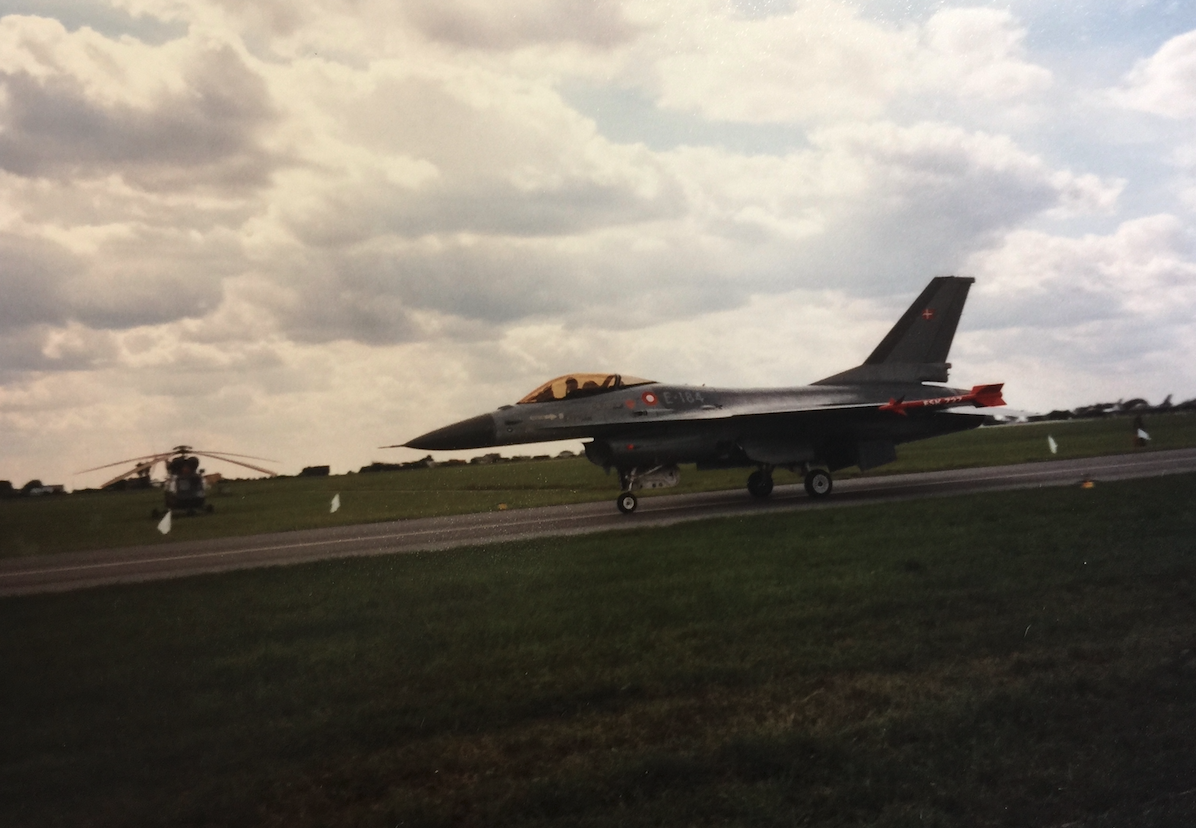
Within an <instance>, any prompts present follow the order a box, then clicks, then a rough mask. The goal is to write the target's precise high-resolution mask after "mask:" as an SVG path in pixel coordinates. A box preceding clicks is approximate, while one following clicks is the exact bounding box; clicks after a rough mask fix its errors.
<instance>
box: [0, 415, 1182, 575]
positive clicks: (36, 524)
mask: <svg viewBox="0 0 1196 828" xmlns="http://www.w3.org/2000/svg"><path fill="white" fill-rule="evenodd" d="M1146 425H1147V427H1148V428H1149V429H1150V435H1151V442H1150V446H1149V447H1148V448H1147V449H1135V448H1134V445H1133V434H1134V429H1133V428H1132V420H1131V419H1130V418H1128V417H1110V418H1107V419H1102V420H1082V421H1072V422H1055V423H1038V424H1034V425H1024V426H1002V427H999V428H984V429H979V430H976V431H969V432H963V433H958V434H951V435H948V436H945V437H940V438H936V439H934V440H926V441H923V442H920V443H912V444H909V445H905V446H902V447H901V448H900V459H899V460H898V461H897V462H896V463H893V464H891V465H888V466H883V467H881V468H880V469H876V470H875V471H873V472H872V473H871V474H873V475H878V474H896V473H901V472H922V471H936V470H939V469H953V468H966V467H977V466H995V465H1003V464H1008V463H1024V462H1033V461H1036V460H1049V459H1052V458H1058V459H1066V458H1075V457H1092V456H1097V455H1107V454H1117V453H1124V452H1129V451H1135V450H1159V449H1169V448H1184V447H1191V446H1196V414H1191V413H1173V414H1159V415H1151V416H1149V417H1147V423H1146ZM1048 435H1050V436H1052V437H1053V438H1054V439H1055V441H1056V443H1057V446H1058V454H1057V455H1052V454H1051V453H1050V451H1049V450H1048V448H1047V437H1048ZM857 475H858V472H854V471H852V470H845V471H843V472H839V473H838V474H837V475H836V476H837V477H838V478H840V479H843V478H847V477H853V476H857ZM746 479H747V470H745V469H729V470H722V471H703V472H698V471H695V470H694V469H693V467H689V466H687V467H686V468H685V469H684V470H683V472H682V476H681V485H680V486H678V487H677V488H675V489H666V490H663V491H661V492H645V493H644V495H645V496H647V497H651V496H653V495H654V494H681V493H685V492H695V491H715V490H720V489H741V488H743V486H744V484H745V481H746ZM776 480H777V483H778V484H786V483H796V482H798V481H799V480H800V478H799V477H798V476H797V475H795V474H793V473H792V472H788V471H784V470H778V471H777V474H776ZM617 492H618V480H617V478H616V477H615V476H613V475H610V476H608V475H604V474H603V472H602V469H600V468H598V467H596V466H594V465H592V464H590V463H589V462H588V461H586V460H585V459H583V458H575V459H570V460H545V461H539V462H529V463H512V464H504V465H498V466H467V467H438V468H434V469H421V470H418V471H405V472H383V473H371V474H350V475H338V476H336V477H322V478H310V477H309V478H302V477H301V478H285V479H284V478H280V479H273V480H240V481H228V482H226V483H225V484H223V485H222V487H221V488H220V490H219V491H218V492H217V493H215V494H214V495H212V496H211V497H210V498H209V502H210V503H211V504H212V505H213V506H215V508H216V513H215V514H213V515H201V516H197V517H192V518H180V519H178V520H175V521H174V528H173V529H172V530H171V533H170V534H169V535H168V536H165V537H163V536H162V535H161V534H159V533H158V531H157V529H156V526H157V520H156V519H151V518H150V517H149V515H150V512H151V510H153V509H155V508H158V509H160V508H162V494H161V492H157V491H147V492H104V493H89V494H80V495H71V496H69V497H55V498H24V499H20V500H10V501H4V500H0V557H14V556H28V555H39V554H45V553H50V552H65V551H71V550H79V549H101V548H108V547H116V546H134V545H142V544H154V543H168V542H171V541H185V540H202V539H206V538H217V537H237V536H244V535H254V534H261V533H264V532H286V531H292V530H296V529H316V528H320V527H326V526H343V525H349V524H359V523H371V522H376V521H383V520H404V519H407V518H416V517H431V516H438V515H456V514H466V513H470V512H486V511H494V510H497V509H500V508H508V509H521V508H527V507H531V506H552V505H560V504H565V503H583V502H593V501H601V500H609V501H613V500H614V497H615V495H616V494H617ZM335 494H339V495H340V503H341V508H340V510H339V511H337V512H335V513H332V512H330V510H329V503H330V501H331V500H332V496H333V495H335Z"/></svg>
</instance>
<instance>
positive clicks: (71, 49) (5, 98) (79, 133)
mask: <svg viewBox="0 0 1196 828" xmlns="http://www.w3.org/2000/svg"><path fill="white" fill-rule="evenodd" d="M0 55H3V57H0V169H4V170H7V171H9V172H12V173H15V174H17V175H22V176H29V177H57V178H64V179H65V178H75V177H80V176H83V177H94V176H104V175H108V174H112V173H116V174H119V175H122V176H124V177H125V178H126V179H127V180H128V181H130V182H132V183H135V184H136V185H138V186H141V187H146V188H150V189H174V190H177V189H178V188H180V187H189V186H196V185H197V184H201V183H203V184H216V185H220V186H222V187H242V186H254V185H260V184H261V183H263V182H264V181H265V180H266V179H267V178H268V176H269V174H270V171H271V170H272V168H273V167H274V165H275V163H276V159H273V158H272V157H271V156H270V154H269V153H268V152H267V151H266V150H265V148H264V147H263V146H262V144H261V141H260V136H261V133H262V132H263V131H264V130H265V128H266V127H267V126H268V125H269V124H270V123H271V121H272V120H273V118H274V113H273V109H272V105H271V103H270V99H269V94H268V92H267V89H266V85H265V83H264V82H263V80H262V78H261V77H260V76H259V75H258V74H257V73H255V72H254V71H253V70H252V69H250V67H249V66H248V65H247V64H246V62H245V61H244V59H243V58H242V56H241V55H240V54H238V52H237V51H236V50H234V49H233V48H231V47H229V46H227V45H220V44H204V45H201V44H195V43H188V44H185V47H184V46H179V45H176V44H168V45H167V46H163V47H157V48H155V47H149V46H146V45H144V44H140V43H139V42H137V41H134V40H132V39H131V38H124V39H122V40H120V41H113V40H109V39H108V38H105V37H103V36H101V35H99V34H97V33H96V32H94V31H92V30H90V29H86V28H84V29H80V30H79V31H77V32H74V33H68V32H67V31H66V30H65V29H64V28H63V27H62V26H61V24H59V23H57V22H56V21H52V20H46V19H44V18H36V17H19V16H16V15H10V16H8V17H4V18H0ZM155 68H158V69H161V70H162V72H161V73H158V72H154V71H153V70H154V69H155Z"/></svg>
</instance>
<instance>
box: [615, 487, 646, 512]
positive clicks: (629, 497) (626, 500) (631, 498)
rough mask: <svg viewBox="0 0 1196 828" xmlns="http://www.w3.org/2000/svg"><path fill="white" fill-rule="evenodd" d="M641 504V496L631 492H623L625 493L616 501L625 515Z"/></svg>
mask: <svg viewBox="0 0 1196 828" xmlns="http://www.w3.org/2000/svg"><path fill="white" fill-rule="evenodd" d="M639 504H640V502H639V498H637V497H636V496H635V495H633V494H632V493H631V492H623V494H621V495H619V499H618V500H616V501H615V505H616V506H618V507H619V511H620V512H622V513H623V514H625V515H629V514H631V513H632V512H634V511H635V507H636V506H638V505H639Z"/></svg>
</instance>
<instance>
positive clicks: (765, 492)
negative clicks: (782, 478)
mask: <svg viewBox="0 0 1196 828" xmlns="http://www.w3.org/2000/svg"><path fill="white" fill-rule="evenodd" d="M747 488H748V491H749V492H751V493H752V497H759V498H765V497H768V496H769V495H770V494H772V475H771V474H768V473H766V472H763V471H760V470H757V471H754V472H752V473H751V474H749V475H748V482H747Z"/></svg>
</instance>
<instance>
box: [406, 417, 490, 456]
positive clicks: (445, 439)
mask: <svg viewBox="0 0 1196 828" xmlns="http://www.w3.org/2000/svg"><path fill="white" fill-rule="evenodd" d="M496 435H497V430H496V428H495V426H494V417H492V416H491V415H489V414H479V415H478V416H477V417H470V418H469V419H468V420H462V421H461V422H459V423H453V424H452V425H450V426H445V427H444V428H438V429H436V430H435V431H429V432H428V433H427V434H421V435H420V436H419V437H416V438H415V439H414V440H411V441H409V442H407V443H404V444H403V445H405V446H406V447H407V448H417V449H427V450H429V451H452V450H455V449H472V448H486V447H487V446H492V445H494V443H495V438H496Z"/></svg>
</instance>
